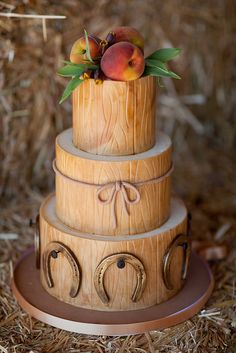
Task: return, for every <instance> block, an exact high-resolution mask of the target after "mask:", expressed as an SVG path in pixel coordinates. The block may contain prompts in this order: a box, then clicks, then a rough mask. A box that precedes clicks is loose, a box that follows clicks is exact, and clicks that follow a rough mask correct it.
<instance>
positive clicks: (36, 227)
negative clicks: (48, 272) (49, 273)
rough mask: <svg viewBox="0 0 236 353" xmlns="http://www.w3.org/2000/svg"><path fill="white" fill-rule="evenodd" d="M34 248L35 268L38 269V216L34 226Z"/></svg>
mask: <svg viewBox="0 0 236 353" xmlns="http://www.w3.org/2000/svg"><path fill="white" fill-rule="evenodd" d="M34 248H35V262H36V268H40V223H39V214H38V215H37V217H36V220H35V226H34Z"/></svg>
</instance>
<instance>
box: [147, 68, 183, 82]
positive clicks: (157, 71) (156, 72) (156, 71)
mask: <svg viewBox="0 0 236 353" xmlns="http://www.w3.org/2000/svg"><path fill="white" fill-rule="evenodd" d="M147 75H150V76H157V77H172V78H176V79H180V77H179V76H178V75H176V73H174V72H173V71H169V70H164V69H162V68H160V67H157V66H146V67H145V70H144V76H147Z"/></svg>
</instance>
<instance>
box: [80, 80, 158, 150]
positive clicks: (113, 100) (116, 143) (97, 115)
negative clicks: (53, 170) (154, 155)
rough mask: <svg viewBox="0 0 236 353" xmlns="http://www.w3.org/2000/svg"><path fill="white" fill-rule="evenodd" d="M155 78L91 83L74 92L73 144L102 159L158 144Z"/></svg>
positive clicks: (85, 83) (87, 82)
mask: <svg viewBox="0 0 236 353" xmlns="http://www.w3.org/2000/svg"><path fill="white" fill-rule="evenodd" d="M156 86H157V84H156V78H155V77H152V76H147V77H143V78H141V79H138V80H134V81H129V82H118V81H112V80H107V81H104V82H103V83H102V84H99V85H97V84H96V83H95V80H93V79H88V80H86V81H85V82H84V83H83V84H82V85H80V86H79V87H78V88H76V89H75V90H74V92H73V143H74V145H75V146H76V147H78V148H79V149H81V150H84V151H87V152H90V153H94V154H101V155H129V154H136V153H140V152H143V151H146V150H148V149H150V148H151V147H152V146H153V145H154V144H155V112H156V106H155V102H156Z"/></svg>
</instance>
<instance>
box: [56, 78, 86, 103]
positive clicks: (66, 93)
mask: <svg viewBox="0 0 236 353" xmlns="http://www.w3.org/2000/svg"><path fill="white" fill-rule="evenodd" d="M82 82H84V80H81V79H80V78H79V76H77V77H74V78H73V79H72V80H71V81H70V82H69V83H68V85H67V86H66V88H65V90H64V92H63V94H62V97H61V100H60V102H59V103H60V104H61V103H62V102H64V100H66V99H67V98H68V97H69V96H70V94H71V93H72V92H73V91H74V89H75V88H76V87H78V86H79V85H80V84H81V83H82Z"/></svg>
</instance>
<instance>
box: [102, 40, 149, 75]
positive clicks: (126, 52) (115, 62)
mask: <svg viewBox="0 0 236 353" xmlns="http://www.w3.org/2000/svg"><path fill="white" fill-rule="evenodd" d="M144 67H145V61H144V55H143V52H142V51H141V50H140V49H139V48H138V47H136V46H135V45H133V44H132V43H129V42H119V43H115V44H113V45H111V46H110V47H109V48H108V49H107V50H106V51H105V53H104V55H103V56H102V59H101V69H102V71H103V72H104V74H105V75H106V76H107V77H108V78H110V79H112V80H116V81H131V80H136V79H137V78H139V77H140V76H141V75H142V73H143V71H144Z"/></svg>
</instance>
